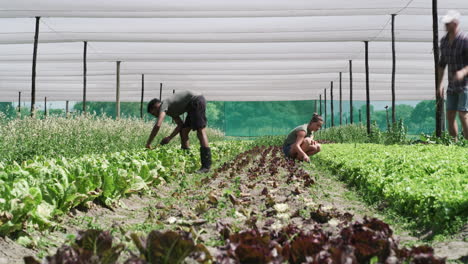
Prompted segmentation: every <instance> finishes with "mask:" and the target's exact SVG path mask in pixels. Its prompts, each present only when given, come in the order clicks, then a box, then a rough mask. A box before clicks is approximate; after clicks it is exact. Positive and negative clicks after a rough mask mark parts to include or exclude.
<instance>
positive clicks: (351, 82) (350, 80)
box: [349, 60, 353, 124]
mask: <svg viewBox="0 0 468 264" xmlns="http://www.w3.org/2000/svg"><path fill="white" fill-rule="evenodd" d="M349 123H350V124H353V61H352V60H349Z"/></svg>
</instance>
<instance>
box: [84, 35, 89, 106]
mask: <svg viewBox="0 0 468 264" xmlns="http://www.w3.org/2000/svg"><path fill="white" fill-rule="evenodd" d="M87 53H88V42H87V41H83V113H84V114H86V81H87V80H86V73H87V70H88V69H87V62H86V55H87Z"/></svg>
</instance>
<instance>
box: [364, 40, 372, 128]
mask: <svg viewBox="0 0 468 264" xmlns="http://www.w3.org/2000/svg"><path fill="white" fill-rule="evenodd" d="M364 45H365V48H366V110H367V111H366V112H367V113H366V119H367V134H368V135H370V134H371V123H370V122H371V120H370V94H369V90H370V89H369V41H364Z"/></svg>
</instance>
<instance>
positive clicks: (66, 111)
mask: <svg viewBox="0 0 468 264" xmlns="http://www.w3.org/2000/svg"><path fill="white" fill-rule="evenodd" d="M65 117H67V118H68V100H67V101H65Z"/></svg>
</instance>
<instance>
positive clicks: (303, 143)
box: [283, 113, 323, 162]
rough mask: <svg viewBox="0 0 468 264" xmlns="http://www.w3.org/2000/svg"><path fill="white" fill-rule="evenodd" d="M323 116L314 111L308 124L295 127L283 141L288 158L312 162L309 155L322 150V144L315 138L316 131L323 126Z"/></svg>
mask: <svg viewBox="0 0 468 264" xmlns="http://www.w3.org/2000/svg"><path fill="white" fill-rule="evenodd" d="M322 125H323V118H322V117H321V116H320V115H318V114H317V113H314V114H313V116H312V118H311V119H310V122H309V123H308V124H304V125H300V126H298V127H296V128H294V129H293V130H292V131H291V132H290V133H289V135H288V136H287V137H286V139H285V140H284V143H283V152H284V155H285V156H286V157H287V158H292V159H297V160H301V161H306V162H310V158H309V156H312V155H314V154H317V153H318V152H320V144H319V143H317V141H315V140H314V132H316V131H318V130H319V129H320V128H322Z"/></svg>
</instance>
